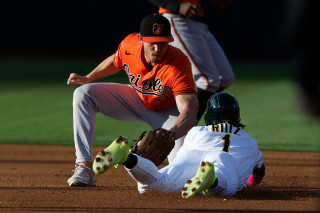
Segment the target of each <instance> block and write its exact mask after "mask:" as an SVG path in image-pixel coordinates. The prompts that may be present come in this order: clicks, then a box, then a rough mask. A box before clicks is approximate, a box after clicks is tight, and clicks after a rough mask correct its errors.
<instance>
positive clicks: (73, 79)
mask: <svg viewBox="0 0 320 213" xmlns="http://www.w3.org/2000/svg"><path fill="white" fill-rule="evenodd" d="M87 83H89V79H88V78H87V77H84V76H81V75H79V74H77V73H71V74H70V76H69V78H68V81H67V84H68V85H69V86H76V85H80V86H82V85H84V84H87Z"/></svg>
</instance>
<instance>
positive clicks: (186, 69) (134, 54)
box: [113, 33, 196, 110]
mask: <svg viewBox="0 0 320 213" xmlns="http://www.w3.org/2000/svg"><path fill="white" fill-rule="evenodd" d="M141 52H142V44H141V42H140V41H139V39H138V34H137V33H132V34H130V35H129V36H127V37H126V38H125V39H124V40H123V41H122V42H121V43H120V45H119V47H118V50H117V52H116V54H115V55H114V57H113V63H114V65H115V66H116V67H117V68H118V69H124V70H125V71H126V73H127V75H128V78H129V82H130V83H131V85H132V87H133V88H134V89H135V90H136V92H137V93H138V95H139V96H140V98H141V100H142V101H143V102H144V104H145V105H146V107H147V108H148V109H151V110H161V109H165V108H169V107H172V106H175V105H176V102H175V96H177V95H183V94H196V90H195V83H194V80H193V76H192V72H191V64H190V61H189V59H188V58H187V56H186V55H185V54H184V53H182V51H181V50H179V49H178V48H175V47H173V46H170V45H169V50H168V52H167V54H166V55H165V58H164V60H163V62H162V63H161V64H158V65H156V66H155V67H153V69H152V70H150V71H149V70H148V69H147V68H146V67H145V65H144V64H143V62H142V60H141V57H144V56H142V55H141Z"/></svg>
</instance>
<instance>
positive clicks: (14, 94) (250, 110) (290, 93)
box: [0, 59, 320, 152]
mask: <svg viewBox="0 0 320 213" xmlns="http://www.w3.org/2000/svg"><path fill="white" fill-rule="evenodd" d="M98 63H100V61H99V60H35V59H32V60H31V59H29V60H22V59H20V60H14V59H7V60H0V74H1V78H0V143H2V144H4V143H14V144H17V143H21V144H59V145H73V131H72V95H73V91H74V89H75V87H68V86H67V85H66V80H67V78H68V76H69V74H70V73H71V72H77V73H80V74H86V73H87V72H89V71H90V70H92V69H93V68H94V67H95V66H96V65H97V64H98ZM232 66H233V68H234V71H235V75H236V81H235V83H234V84H233V85H232V86H231V87H230V88H229V89H227V90H226V91H228V92H231V93H233V94H234V95H236V97H237V98H238V100H239V103H240V109H241V118H242V122H243V123H244V124H245V125H247V126H246V128H245V130H246V131H247V132H248V133H249V134H250V135H251V136H252V137H254V138H255V139H256V140H257V141H258V143H259V145H260V148H261V149H262V150H281V151H307V152H320V131H319V127H320V121H319V120H315V119H312V118H310V117H308V116H307V115H305V114H304V113H302V112H301V111H300V110H298V106H299V103H298V99H297V97H296V92H297V87H296V85H295V83H294V82H293V81H292V79H291V78H290V69H289V67H288V65H287V64H286V63H280V62H244V61H234V62H232ZM104 81H109V82H127V77H126V76H125V75H124V74H123V73H120V74H117V75H115V76H113V77H109V78H106V79H104ZM199 124H204V121H203V119H202V120H201V121H200V122H199ZM148 129H150V127H148V126H147V125H143V124H132V123H125V122H120V121H116V120H113V119H111V118H107V117H104V116H102V115H101V114H97V129H96V137H95V142H94V145H105V144H106V142H107V141H112V140H114V138H116V137H117V136H118V135H124V136H127V137H129V138H131V139H136V138H137V137H138V136H139V135H140V133H141V132H142V131H143V130H148Z"/></svg>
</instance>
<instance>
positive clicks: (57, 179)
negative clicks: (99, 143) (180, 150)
mask: <svg viewBox="0 0 320 213" xmlns="http://www.w3.org/2000/svg"><path fill="white" fill-rule="evenodd" d="M101 148H102V147H94V155H95V154H96V153H97V152H98V151H99V150H100V149H101ZM263 155H264V159H265V164H266V177H265V178H264V180H263V182H262V184H261V185H260V186H259V187H258V188H251V189H244V190H243V191H241V192H239V193H238V194H236V195H235V196H234V197H222V196H214V197H213V196H212V197H210V196H203V195H198V196H196V197H194V198H191V199H188V200H185V199H182V198H181V197H180V194H169V195H168V194H160V193H151V192H150V193H146V194H143V195H141V194H139V193H138V191H137V188H136V182H135V181H134V180H133V179H132V178H131V177H130V176H129V175H128V174H127V173H126V171H125V170H124V168H123V167H122V166H119V168H118V169H115V168H112V169H110V170H109V171H108V172H106V173H104V174H102V175H100V176H96V178H97V184H98V186H97V187H85V188H70V187H68V185H67V182H66V181H67V179H68V178H69V177H70V175H71V174H72V170H73V169H74V166H73V165H74V159H75V155H74V148H73V147H72V146H35V145H0V211H2V212H35V211H42V212H60V211H61V212H256V211H258V210H259V211H261V212H294V211H296V212H319V210H320V155H319V154H317V153H286V152H263ZM164 164H165V163H164Z"/></svg>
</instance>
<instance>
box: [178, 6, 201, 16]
mask: <svg viewBox="0 0 320 213" xmlns="http://www.w3.org/2000/svg"><path fill="white" fill-rule="evenodd" d="M199 9H200V8H199V7H198V6H197V5H195V4H192V3H190V2H181V3H180V8H179V13H180V14H181V15H184V16H186V17H188V18H191V19H197V18H198V10H199Z"/></svg>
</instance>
